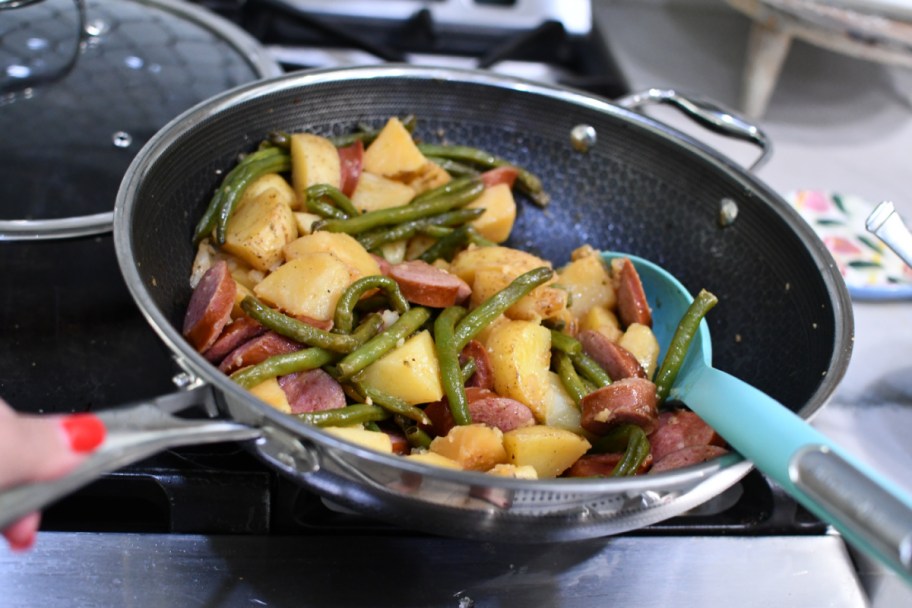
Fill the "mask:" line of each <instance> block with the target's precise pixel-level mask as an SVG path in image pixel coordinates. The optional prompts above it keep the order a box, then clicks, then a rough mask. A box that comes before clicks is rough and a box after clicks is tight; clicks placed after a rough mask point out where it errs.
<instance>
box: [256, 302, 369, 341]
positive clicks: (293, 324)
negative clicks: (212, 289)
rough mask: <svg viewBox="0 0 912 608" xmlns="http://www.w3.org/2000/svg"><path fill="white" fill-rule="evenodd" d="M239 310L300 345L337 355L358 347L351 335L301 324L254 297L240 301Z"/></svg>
mask: <svg viewBox="0 0 912 608" xmlns="http://www.w3.org/2000/svg"><path fill="white" fill-rule="evenodd" d="M241 308H242V309H243V310H244V312H246V313H247V314H248V315H250V317H251V318H253V319H254V320H255V321H259V323H260V324H261V325H263V326H264V327H266V328H267V329H271V330H272V331H274V332H276V333H278V334H281V335H283V336H285V337H286V338H291V339H292V340H294V341H295V342H300V343H301V344H307V345H308V346H318V347H320V348H325V349H326V350H331V351H333V352H337V353H349V352H351V351H353V350H355V349H356V348H358V346H360V344H359V343H358V340H357V339H356V338H354V337H353V336H351V335H346V334H334V333H331V332H328V331H324V330H322V329H318V328H316V327H314V326H313V325H308V324H307V323H302V322H301V321H298V320H297V319H295V318H293V317H289V316H288V315H285V314H282V313H281V312H279V311H277V310H273V309H272V308H269V307H268V306H265V305H264V304H263V303H262V302H260V301H259V300H257V299H256V298H255V297H254V296H247V297H245V298H244V299H243V300H241Z"/></svg>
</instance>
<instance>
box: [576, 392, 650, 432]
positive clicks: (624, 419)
mask: <svg viewBox="0 0 912 608" xmlns="http://www.w3.org/2000/svg"><path fill="white" fill-rule="evenodd" d="M580 411H581V416H580V424H582V426H583V428H584V429H586V430H587V431H589V432H590V433H595V434H596V435H603V434H605V433H607V432H608V431H610V430H611V429H612V428H613V427H615V426H617V425H619V424H624V423H631V424H635V425H637V426H639V427H641V428H642V429H643V432H644V433H646V434H647V435H649V434H650V433H652V432H653V431H655V430H656V428H657V427H658V426H659V412H658V399H657V397H656V386H655V384H653V383H652V382H650V381H649V380H645V379H643V378H624V379H623V380H618V381H617V382H612V383H611V384H609V385H608V386H603V387H601V388H600V389H598V390H595V391H593V392H591V393H589V394H588V395H586V396H585V397H583V398H582V399H581V400H580Z"/></svg>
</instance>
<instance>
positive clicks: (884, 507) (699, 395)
mask: <svg viewBox="0 0 912 608" xmlns="http://www.w3.org/2000/svg"><path fill="white" fill-rule="evenodd" d="M671 396H672V397H673V398H681V399H682V400H684V401H685V402H686V403H688V404H692V405H693V409H694V411H696V412H697V414H699V416H700V417H701V418H703V419H704V420H705V421H706V422H707V423H708V424H709V425H710V426H712V427H713V428H714V429H716V431H717V432H718V433H719V434H720V435H721V436H722V437H724V438H725V439H726V440H727V441H728V442H729V444H731V446H732V447H733V448H735V449H736V450H737V451H738V452H740V453H741V454H742V455H743V456H744V457H745V458H747V459H748V460H751V461H752V462H753V463H754V464H755V465H756V466H757V468H758V469H759V470H760V471H763V472H764V473H766V474H767V475H769V476H770V477H771V478H772V479H774V480H775V481H776V482H777V483H779V484H780V485H781V486H782V487H783V488H784V489H785V490H786V491H787V492H788V493H789V494H790V495H791V496H792V497H793V498H795V499H796V500H797V501H798V502H800V503H801V504H802V505H804V506H805V507H807V509H808V510H810V511H811V512H812V513H814V514H815V515H816V516H817V517H819V518H820V519H821V520H823V521H825V522H827V523H829V524H832V525H833V526H834V527H835V528H836V529H837V530H839V531H840V532H841V533H842V535H843V536H845V538H846V539H847V540H848V541H849V542H850V543H851V544H853V545H854V546H856V547H858V548H860V549H863V550H865V551H867V552H868V553H870V554H871V555H873V556H874V557H876V558H878V559H879V560H880V561H881V562H883V564H884V565H885V566H887V567H889V568H890V569H892V570H893V571H894V572H896V573H897V574H898V575H900V576H901V577H902V578H904V579H905V580H906V582H907V583H909V584H912V497H910V496H909V495H908V493H907V492H905V491H904V490H903V489H902V488H900V487H899V486H898V485H896V484H894V483H892V482H891V481H890V480H888V479H886V478H884V477H883V476H882V475H880V474H879V473H877V472H876V471H874V470H873V469H871V468H870V467H868V466H866V465H865V464H864V463H862V462H859V461H858V459H857V458H854V457H852V456H851V455H849V454H848V453H846V452H845V451H844V450H842V449H841V448H840V447H839V446H837V445H835V444H834V443H833V441H832V440H830V439H829V438H828V437H826V436H825V435H824V434H823V433H820V432H819V431H817V430H816V429H815V428H814V427H812V426H811V425H810V424H808V423H807V422H806V421H804V420H802V419H801V418H800V417H799V416H798V415H797V414H795V413H794V412H792V411H791V410H789V409H787V408H786V407H785V406H783V405H781V404H780V403H778V402H777V401H775V400H774V399H772V398H771V397H769V396H767V395H766V394H765V393H763V392H762V391H759V390H757V389H755V388H753V387H752V386H750V385H749V384H747V383H745V382H743V381H742V380H739V379H737V378H735V377H734V376H731V375H730V374H727V373H725V372H723V371H720V370H717V369H715V368H712V367H709V366H701V367H700V368H699V369H698V370H696V371H693V372H691V373H690V374H688V378H687V379H686V382H685V383H684V385H683V386H677V387H675V388H673V389H672V392H671Z"/></svg>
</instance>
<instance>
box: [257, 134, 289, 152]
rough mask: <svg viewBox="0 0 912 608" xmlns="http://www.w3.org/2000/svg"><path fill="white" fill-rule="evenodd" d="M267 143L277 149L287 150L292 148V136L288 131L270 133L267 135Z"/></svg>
mask: <svg viewBox="0 0 912 608" xmlns="http://www.w3.org/2000/svg"><path fill="white" fill-rule="evenodd" d="M266 141H267V142H269V143H270V144H272V145H273V146H275V147H277V148H282V149H285V150H288V149H289V148H291V134H290V133H288V132H287V131H270V132H269V133H267V134H266ZM260 145H263V144H262V143H261V144H260Z"/></svg>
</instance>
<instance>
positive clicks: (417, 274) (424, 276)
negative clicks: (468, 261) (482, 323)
mask: <svg viewBox="0 0 912 608" xmlns="http://www.w3.org/2000/svg"><path fill="white" fill-rule="evenodd" d="M389 276H390V277H392V278H393V280H395V281H396V283H398V284H399V289H400V290H402V295H403V296H405V299H406V300H408V301H409V302H412V303H414V304H418V305H419V306H428V307H430V308H446V307H447V306H454V305H456V304H460V303H462V302H464V301H465V300H466V299H467V298H468V297H469V296H470V295H471V294H472V288H471V287H469V284H468V283H466V282H465V281H463V280H462V279H460V278H459V277H457V276H456V275H455V274H450V273H449V272H447V271H446V270H443V269H441V268H437V267H436V266H432V265H430V264H428V263H427V262H424V261H422V260H410V261H408V262H402V263H401V264H393V265H392V266H391V267H390V270H389Z"/></svg>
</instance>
